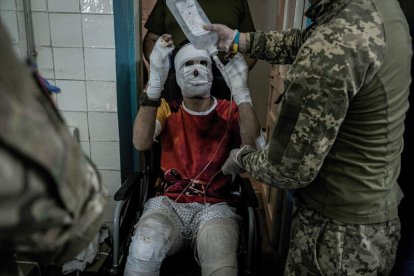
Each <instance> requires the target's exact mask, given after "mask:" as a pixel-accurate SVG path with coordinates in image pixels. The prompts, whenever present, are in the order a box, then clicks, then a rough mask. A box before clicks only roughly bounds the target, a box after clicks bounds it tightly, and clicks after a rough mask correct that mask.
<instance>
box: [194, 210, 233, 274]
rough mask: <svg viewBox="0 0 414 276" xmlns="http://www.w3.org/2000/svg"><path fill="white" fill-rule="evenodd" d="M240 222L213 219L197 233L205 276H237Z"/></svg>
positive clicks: (198, 251) (198, 247)
mask: <svg viewBox="0 0 414 276" xmlns="http://www.w3.org/2000/svg"><path fill="white" fill-rule="evenodd" d="M238 241H239V224H238V222H237V221H236V220H235V219H223V218H218V219H211V220H209V221H207V222H206V223H204V225H203V226H202V227H201V228H200V230H199V231H198V234H197V253H198V257H199V259H200V265H201V271H202V275H203V276H213V275H214V276H236V275H237V246H238Z"/></svg>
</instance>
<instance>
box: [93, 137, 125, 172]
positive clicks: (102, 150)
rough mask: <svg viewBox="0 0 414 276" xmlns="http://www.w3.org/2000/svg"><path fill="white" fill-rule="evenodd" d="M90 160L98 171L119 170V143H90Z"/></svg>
mask: <svg viewBox="0 0 414 276" xmlns="http://www.w3.org/2000/svg"><path fill="white" fill-rule="evenodd" d="M91 158H92V160H93V161H94V163H95V165H96V166H97V167H98V169H101V170H120V168H121V164H120V158H119V142H91Z"/></svg>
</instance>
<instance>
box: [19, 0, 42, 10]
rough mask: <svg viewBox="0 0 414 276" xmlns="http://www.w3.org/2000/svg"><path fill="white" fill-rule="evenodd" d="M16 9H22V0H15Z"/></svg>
mask: <svg viewBox="0 0 414 276" xmlns="http://www.w3.org/2000/svg"><path fill="white" fill-rule="evenodd" d="M36 2H37V1H36ZM16 10H18V11H23V0H16ZM32 11H33V4H32Z"/></svg>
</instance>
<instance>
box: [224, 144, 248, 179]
mask: <svg viewBox="0 0 414 276" xmlns="http://www.w3.org/2000/svg"><path fill="white" fill-rule="evenodd" d="M242 149H243V148H241V149H234V150H232V151H230V155H229V157H228V158H227V160H226V162H224V164H223V166H222V167H221V170H222V171H223V174H239V173H241V172H242V171H244V167H243V165H242V164H241V163H240V162H239V161H238V160H237V158H238V156H239V153H240V152H241V151H242Z"/></svg>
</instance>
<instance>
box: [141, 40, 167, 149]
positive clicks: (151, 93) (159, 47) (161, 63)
mask: <svg viewBox="0 0 414 276" xmlns="http://www.w3.org/2000/svg"><path fill="white" fill-rule="evenodd" d="M173 49H174V46H173V42H172V38H171V35H167V34H164V35H162V36H161V37H160V38H159V39H158V40H157V41H156V43H155V45H154V47H153V49H152V51H151V56H150V57H151V59H150V76H149V81H148V89H147V91H146V93H147V97H148V99H149V100H152V101H158V100H160V98H161V92H162V90H163V89H164V84H165V81H166V80H167V77H168V71H169V68H170V64H169V59H168V57H169V55H170V53H171V52H172V51H173ZM156 115H157V108H156V107H154V106H147V105H145V106H142V105H141V107H140V109H139V112H138V115H137V117H136V119H135V123H134V135H133V144H134V146H135V148H136V149H137V150H147V149H149V148H150V147H151V146H152V142H153V139H154V131H155V130H156V129H155V124H156V120H155V119H156ZM156 134H157V135H158V134H159V133H156Z"/></svg>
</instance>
